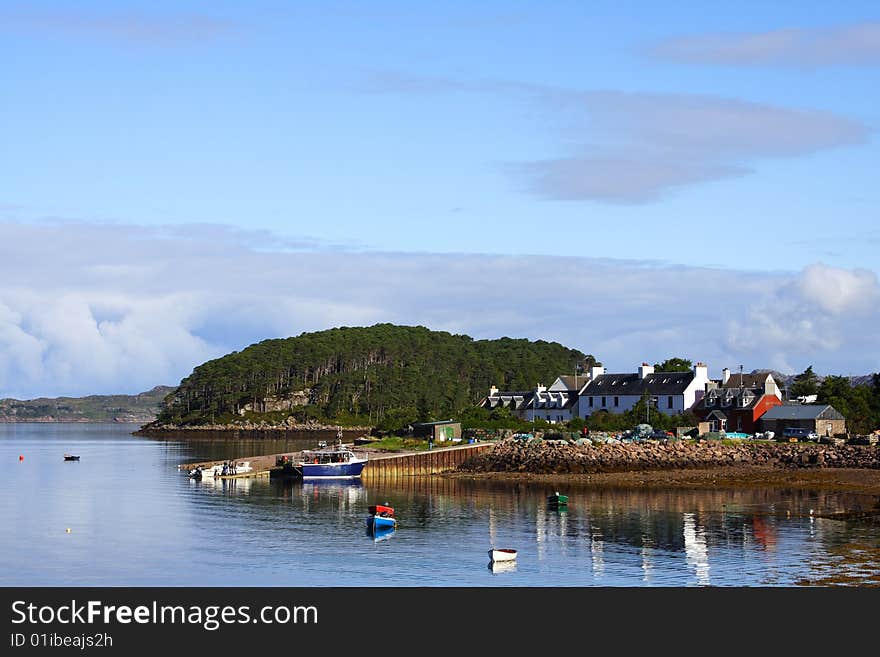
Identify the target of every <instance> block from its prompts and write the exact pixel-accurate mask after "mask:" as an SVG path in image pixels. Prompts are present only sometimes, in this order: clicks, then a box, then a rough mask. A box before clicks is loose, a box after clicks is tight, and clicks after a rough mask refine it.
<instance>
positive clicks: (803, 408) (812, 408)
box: [761, 404, 845, 420]
mask: <svg viewBox="0 0 880 657" xmlns="http://www.w3.org/2000/svg"><path fill="white" fill-rule="evenodd" d="M761 419H762V420H843V419H845V418H844V417H843V415H841V414H840V412H839V411H837V409H835V408H834V407H833V406H830V405H828V404H783V405H782V406H774V407H773V408H771V409H770V410H769V411H767V412H766V413H764V415H762V416H761Z"/></svg>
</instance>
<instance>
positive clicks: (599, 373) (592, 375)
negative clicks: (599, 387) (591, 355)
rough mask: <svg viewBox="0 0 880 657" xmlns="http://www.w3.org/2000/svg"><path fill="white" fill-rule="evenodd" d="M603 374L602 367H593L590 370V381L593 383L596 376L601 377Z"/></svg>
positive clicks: (603, 368)
mask: <svg viewBox="0 0 880 657" xmlns="http://www.w3.org/2000/svg"><path fill="white" fill-rule="evenodd" d="M603 374H605V366H604V365H593V366H592V367H591V368H590V381H595V380H596V377H597V376H602V375H603Z"/></svg>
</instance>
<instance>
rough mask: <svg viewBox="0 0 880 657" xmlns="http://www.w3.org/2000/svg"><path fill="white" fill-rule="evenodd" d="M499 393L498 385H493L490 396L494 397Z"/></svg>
mask: <svg viewBox="0 0 880 657" xmlns="http://www.w3.org/2000/svg"><path fill="white" fill-rule="evenodd" d="M497 394H498V386H494V385H493V386H492V387H491V388H489V396H490V397H494V396H495V395H497Z"/></svg>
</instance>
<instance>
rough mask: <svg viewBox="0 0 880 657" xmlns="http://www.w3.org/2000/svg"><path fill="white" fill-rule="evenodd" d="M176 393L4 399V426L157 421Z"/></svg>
mask: <svg viewBox="0 0 880 657" xmlns="http://www.w3.org/2000/svg"><path fill="white" fill-rule="evenodd" d="M173 390H174V388H173V387H171V386H156V387H155V388H153V389H152V390H148V391H147V392H142V393H140V394H137V395H91V396H89V397H57V398H54V399H48V398H45V397H41V398H40V399H29V400H25V401H21V400H18V399H0V422H7V423H8V422H131V423H138V424H144V423H146V422H152V421H153V420H155V419H156V416H157V414H158V413H159V409H160V407H161V406H162V400H163V399H164V398H165V396H166V395H168V393H170V392H172V391H173Z"/></svg>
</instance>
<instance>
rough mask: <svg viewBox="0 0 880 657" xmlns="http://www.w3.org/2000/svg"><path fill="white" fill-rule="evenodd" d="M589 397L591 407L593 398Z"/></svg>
mask: <svg viewBox="0 0 880 657" xmlns="http://www.w3.org/2000/svg"><path fill="white" fill-rule="evenodd" d="M589 399H590V408H593V398H592V397H590V398H589Z"/></svg>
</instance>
